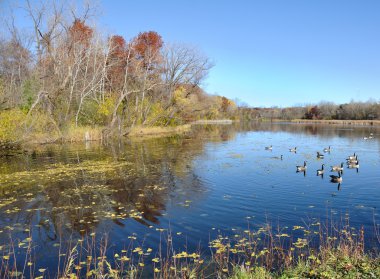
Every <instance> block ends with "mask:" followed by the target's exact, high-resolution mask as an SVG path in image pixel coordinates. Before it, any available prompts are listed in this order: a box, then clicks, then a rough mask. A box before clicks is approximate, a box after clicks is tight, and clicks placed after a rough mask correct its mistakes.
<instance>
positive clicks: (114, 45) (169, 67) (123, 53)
mask: <svg viewBox="0 0 380 279" xmlns="http://www.w3.org/2000/svg"><path fill="white" fill-rule="evenodd" d="M38 3H40V2H38ZM38 3H37V2H33V3H31V2H30V1H25V3H24V6H23V7H22V9H23V10H24V11H25V14H26V16H27V19H28V20H29V24H30V26H32V29H33V30H32V32H31V34H26V35H25V33H22V32H20V30H19V29H18V27H17V24H16V23H15V20H10V21H8V24H7V27H8V28H7V32H6V34H2V37H0V121H1V123H2V127H3V129H1V128H0V138H1V137H2V136H3V137H9V136H10V135H7V133H11V132H10V128H11V127H13V126H14V125H15V123H16V124H17V127H18V129H22V130H23V133H27V132H28V133H32V132H38V133H44V132H45V133H46V132H48V133H57V134H59V135H62V134H63V133H64V132H65V130H67V129H69V128H70V127H73V126H74V127H77V126H84V125H92V126H94V125H96V126H102V127H106V129H104V131H105V132H106V133H115V132H117V133H118V134H126V133H128V131H129V129H130V127H133V126H135V125H162V126H167V125H179V124H182V123H186V122H189V121H193V120H197V119H216V118H231V117H234V115H235V114H236V110H237V108H236V105H235V103H234V102H233V101H231V100H229V99H227V98H225V97H221V96H214V95H208V94H206V93H205V92H204V91H203V90H202V89H201V87H200V84H201V82H202V81H203V80H204V78H205V77H206V76H207V74H208V72H209V70H210V69H211V68H212V66H213V64H212V63H211V61H210V59H209V58H207V57H206V56H204V55H202V54H201V53H200V52H199V51H198V50H196V49H195V48H193V47H189V46H186V45H183V44H175V43H168V42H164V40H163V38H162V37H161V35H160V34H158V33H157V32H154V31H147V32H141V33H139V34H137V35H136V36H135V37H134V38H132V39H130V40H127V39H126V38H123V37H122V36H120V35H104V34H102V33H101V32H100V31H99V29H98V28H96V23H97V22H95V20H94V18H93V17H91V16H90V15H92V14H93V13H94V12H93V8H92V7H91V6H89V5H86V6H85V8H84V9H82V12H81V14H78V13H77V12H76V10H75V9H74V8H70V7H69V5H68V4H67V3H65V2H60V3H59V4H58V3H57V2H50V1H45V2H44V3H42V4H38ZM36 5H38V6H36ZM126 28H127V27H126ZM21 124H23V125H21ZM12 125H13V126H12ZM5 127H8V128H5ZM7 129H8V130H7ZM2 134H3V135H2ZM17 137H18V136H17Z"/></svg>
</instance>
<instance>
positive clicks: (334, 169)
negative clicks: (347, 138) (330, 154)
mask: <svg viewBox="0 0 380 279" xmlns="http://www.w3.org/2000/svg"><path fill="white" fill-rule="evenodd" d="M331 171H343V163H341V164H340V166H331Z"/></svg>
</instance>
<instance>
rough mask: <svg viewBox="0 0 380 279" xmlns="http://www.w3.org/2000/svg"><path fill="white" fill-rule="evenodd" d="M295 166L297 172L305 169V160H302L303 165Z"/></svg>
mask: <svg viewBox="0 0 380 279" xmlns="http://www.w3.org/2000/svg"><path fill="white" fill-rule="evenodd" d="M296 168H297V172H300V171H306V169H307V166H306V161H304V162H303V166H296Z"/></svg>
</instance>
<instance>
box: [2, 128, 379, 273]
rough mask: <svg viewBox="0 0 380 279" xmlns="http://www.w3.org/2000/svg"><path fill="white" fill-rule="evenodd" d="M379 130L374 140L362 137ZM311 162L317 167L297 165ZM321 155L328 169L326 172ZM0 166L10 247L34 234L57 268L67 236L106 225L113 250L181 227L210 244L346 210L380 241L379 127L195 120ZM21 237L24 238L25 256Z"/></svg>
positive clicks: (40, 152)
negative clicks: (153, 134) (354, 165)
mask: <svg viewBox="0 0 380 279" xmlns="http://www.w3.org/2000/svg"><path fill="white" fill-rule="evenodd" d="M370 133H373V135H374V139H371V140H364V139H363V137H368V136H369V135H370ZM270 145H272V150H266V149H265V147H266V146H270ZM295 146H296V147H297V152H296V153H292V152H289V149H290V148H293V147H295ZM328 146H331V152H325V153H324V152H323V149H324V148H325V147H328ZM317 151H320V152H322V153H323V154H324V158H323V159H318V158H317V157H316V152H317ZM354 152H355V153H356V154H357V155H358V158H359V161H360V168H359V169H348V168H346V164H345V169H344V171H343V175H342V177H343V182H342V183H341V184H339V185H338V184H336V183H331V181H330V177H329V175H330V174H333V173H330V166H331V165H339V164H340V163H341V162H344V163H345V159H346V158H347V157H348V156H349V155H352V154H353V153H354ZM281 155H283V159H282V160H281V159H279V158H278V157H280V156H281ZM304 161H307V171H306V172H305V173H304V172H299V173H297V172H296V165H303V162H304ZM322 163H324V164H325V175H324V176H323V177H321V176H317V175H316V172H317V169H320V168H321V165H322ZM0 164H1V165H0V247H1V246H3V248H2V251H5V248H4V247H6V246H7V245H9V243H10V237H11V239H12V240H13V241H14V242H15V243H18V242H17V240H23V239H26V238H28V237H30V238H32V239H33V245H34V246H33V262H35V263H36V268H39V267H44V268H50V269H51V270H54V266H56V265H57V261H58V255H59V253H60V252H59V251H58V249H59V246H61V245H65V243H66V242H67V241H68V240H76V239H82V238H83V237H85V236H89V235H90V234H91V235H92V236H94V234H93V233H95V235H96V236H99V237H100V236H103V237H104V235H107V239H108V246H109V248H108V250H107V253H110V254H113V253H114V251H118V250H120V249H123V247H125V246H127V245H128V243H129V242H130V241H131V238H132V237H135V238H136V240H135V241H136V242H139V244H140V245H141V243H142V242H143V243H144V247H151V248H152V249H153V251H154V250H155V249H158V246H159V244H160V242H162V230H168V231H170V232H171V233H172V235H173V236H174V237H173V245H174V247H176V248H178V250H183V249H188V250H190V251H191V250H196V249H200V250H202V251H204V252H203V253H205V254H207V253H208V252H209V250H208V249H209V248H208V245H209V241H210V239H213V238H215V237H216V236H217V235H218V234H220V233H222V234H225V235H229V234H234V233H235V232H236V231H243V230H245V229H246V228H247V226H248V224H249V226H252V227H257V228H259V227H260V226H262V225H263V224H265V223H268V222H269V223H271V224H272V225H274V226H279V227H281V228H284V232H289V233H292V229H291V228H292V227H293V226H297V225H301V226H305V227H306V226H307V225H308V224H309V225H310V224H311V223H312V222H316V220H318V221H321V222H323V221H325V220H326V219H331V218H336V219H337V220H343V221H342V222H345V223H347V222H348V221H349V223H350V225H351V226H353V227H356V228H360V227H362V226H363V228H364V231H365V237H366V244H367V245H366V247H367V249H375V248H378V246H379V242H378V241H377V240H376V229H378V228H379V222H380V216H379V213H380V212H379V208H378V207H379V205H380V171H379V169H380V129H379V128H376V127H356V126H335V125H334V126H328V125H301V124H286V123H277V124H271V123H244V124H239V123H238V124H234V125H220V126H218V125H210V126H195V127H194V128H193V130H192V131H191V132H189V133H188V134H185V135H181V136H172V137H167V138H159V139H144V140H133V141H129V140H125V141H121V142H109V143H107V144H103V145H102V144H99V143H95V142H90V143H86V144H84V143H83V144H65V145H44V146H36V147H34V148H29V149H28V150H27V151H26V152H24V153H23V154H19V155H17V156H11V157H10V156H7V157H0ZM23 246H25V245H21V246H20V245H16V244H15V252H14V255H15V257H16V258H17V257H22V255H23V251H24V250H25V247H23ZM61 249H62V248H61ZM2 251H1V250H0V257H1V255H4V252H2ZM12 257H13V256H12ZM22 264H23V263H22Z"/></svg>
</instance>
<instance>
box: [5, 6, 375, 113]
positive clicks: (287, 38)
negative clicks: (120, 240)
mask: <svg viewBox="0 0 380 279" xmlns="http://www.w3.org/2000/svg"><path fill="white" fill-rule="evenodd" d="M0 1H1V0H0ZM99 8H100V10H101V13H100V15H99V19H100V21H101V23H100V24H99V25H100V26H102V28H104V30H106V31H107V32H109V33H110V34H120V35H123V36H124V37H125V38H126V39H130V38H132V37H134V36H136V35H137V34H138V33H139V32H142V31H149V30H153V31H156V32H158V33H159V34H160V35H161V36H162V37H163V40H164V41H166V42H180V43H185V44H189V45H192V46H196V47H198V48H199V49H200V50H201V51H202V52H203V53H204V54H205V55H207V56H208V57H210V58H211V59H212V61H214V63H215V66H214V68H213V69H212V70H211V71H210V74H209V77H208V78H207V80H205V82H204V86H203V87H204V89H205V90H206V91H207V92H209V93H212V94H219V95H224V96H226V97H229V98H232V99H234V98H238V99H240V100H242V101H244V102H246V103H248V104H249V105H251V106H280V107H284V106H291V105H295V104H309V103H317V102H319V101H321V100H325V101H333V102H335V103H344V102H349V101H350V100H352V99H354V100H355V101H367V100H368V99H370V98H373V99H375V100H377V101H380V1H379V0H365V1H363V0H357V1H354V0H286V1H285V0H276V1H275V0H261V1H256V0H252V1H250V0H246V1H243V0H234V1H227V0H160V1H157V0H139V1H137V0H134V1H132V0H125V1H111V0H107V1H106V0H104V1H100V2H99Z"/></svg>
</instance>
